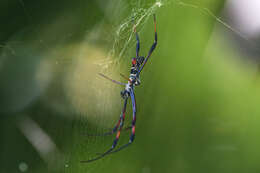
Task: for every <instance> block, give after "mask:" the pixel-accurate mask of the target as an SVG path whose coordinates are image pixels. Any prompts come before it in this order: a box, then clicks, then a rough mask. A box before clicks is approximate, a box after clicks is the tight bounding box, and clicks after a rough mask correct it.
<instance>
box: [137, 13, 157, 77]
mask: <svg viewBox="0 0 260 173" xmlns="http://www.w3.org/2000/svg"><path fill="white" fill-rule="evenodd" d="M153 20H154V33H155V34H154V42H153V45H152V46H151V48H150V50H149V52H148V55H147V57H146V58H145V60H144V62H143V64H142V66H141V68H140V69H139V71H138V74H140V73H141V71H142V70H143V68H144V66H145V64H146V62H147V61H148V59H149V58H150V56H151V55H152V53H153V51H154V49H155V48H156V45H157V32H156V18H155V14H154V15H153Z"/></svg>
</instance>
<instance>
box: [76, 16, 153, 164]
mask: <svg viewBox="0 0 260 173" xmlns="http://www.w3.org/2000/svg"><path fill="white" fill-rule="evenodd" d="M153 19H154V32H155V38H154V42H153V44H152V46H151V48H150V50H149V52H148V55H147V56H146V58H144V57H143V56H139V50H140V41H139V36H138V33H137V32H136V26H135V25H134V33H135V36H136V41H137V43H136V57H134V58H132V67H131V71H130V75H129V78H127V77H125V76H124V75H122V74H120V75H121V76H123V77H124V78H126V79H127V80H128V83H126V84H125V83H121V82H118V81H116V80H113V79H111V78H109V77H107V76H105V75H104V74H102V73H99V75H100V76H102V77H104V78H105V79H108V80H110V81H111V82H113V83H116V84H118V85H123V86H125V89H124V90H122V91H121V93H120V94H121V97H122V99H123V100H124V106H123V109H122V113H121V115H120V118H119V120H118V122H117V124H116V125H115V127H114V128H113V129H112V131H110V132H107V133H104V134H101V135H96V136H106V135H112V134H114V133H116V132H117V134H116V137H115V139H114V141H113V144H112V146H111V148H110V149H108V150H107V151H106V152H104V153H103V154H99V156H97V157H95V158H93V159H90V160H83V161H81V163H88V162H92V161H95V160H99V159H101V158H103V157H104V156H106V155H108V154H111V153H115V152H118V151H120V150H122V149H124V148H126V147H127V146H129V145H130V144H132V143H133V141H134V139H135V124H136V101H135V94H134V88H135V86H138V85H140V84H141V81H140V73H141V72H142V70H143V68H144V66H145V64H146V63H147V61H148V59H149V58H150V56H151V54H152V52H153V51H154V49H155V47H156V45H157V32H156V18H155V14H154V15H153ZM129 97H130V98H131V101H132V109H133V120H132V124H131V126H130V127H127V128H126V129H132V131H131V135H130V139H129V142H128V143H126V144H125V145H122V146H120V147H119V148H117V149H116V145H117V142H118V140H119V137H120V133H121V130H122V128H123V125H124V120H125V113H126V106H127V101H128V99H129Z"/></svg>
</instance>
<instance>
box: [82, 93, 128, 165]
mask: <svg viewBox="0 0 260 173" xmlns="http://www.w3.org/2000/svg"><path fill="white" fill-rule="evenodd" d="M127 99H128V98H125V102H124V107H123V110H122V114H121V115H122V118H121V117H120V120H121V121H120V124H119V130H118V131H117V134H116V138H115V139H114V142H113V144H112V146H111V148H110V149H109V150H107V151H106V152H104V153H103V154H101V155H99V156H98V157H96V158H94V159H90V160H82V161H80V162H81V163H89V162H93V161H95V160H99V159H101V158H103V157H104V156H106V155H107V154H109V153H110V152H112V150H114V148H115V147H116V145H117V142H118V140H119V137H120V133H121V130H122V127H123V125H124V120H125V112H126V105H127ZM117 128H118V127H117Z"/></svg>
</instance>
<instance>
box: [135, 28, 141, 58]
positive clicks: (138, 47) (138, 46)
mask: <svg viewBox="0 0 260 173" xmlns="http://www.w3.org/2000/svg"><path fill="white" fill-rule="evenodd" d="M134 33H135V38H136V58H137V57H139V50H140V40H139V36H138V33H137V32H136V25H134Z"/></svg>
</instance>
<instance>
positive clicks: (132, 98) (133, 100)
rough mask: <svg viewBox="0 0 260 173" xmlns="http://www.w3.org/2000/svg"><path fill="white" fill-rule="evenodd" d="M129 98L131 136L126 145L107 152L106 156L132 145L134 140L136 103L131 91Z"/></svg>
mask: <svg viewBox="0 0 260 173" xmlns="http://www.w3.org/2000/svg"><path fill="white" fill-rule="evenodd" d="M130 96H131V100H132V108H133V120H132V127H131V128H132V132H131V136H130V139H129V142H128V143H126V144H125V145H122V146H120V147H119V148H118V149H116V150H113V151H111V152H109V153H108V154H112V153H115V152H118V151H120V150H122V149H124V148H126V147H128V146H129V145H130V144H132V143H133V141H134V139H135V123H136V101H135V94H134V92H133V91H132V90H131V91H130Z"/></svg>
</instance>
